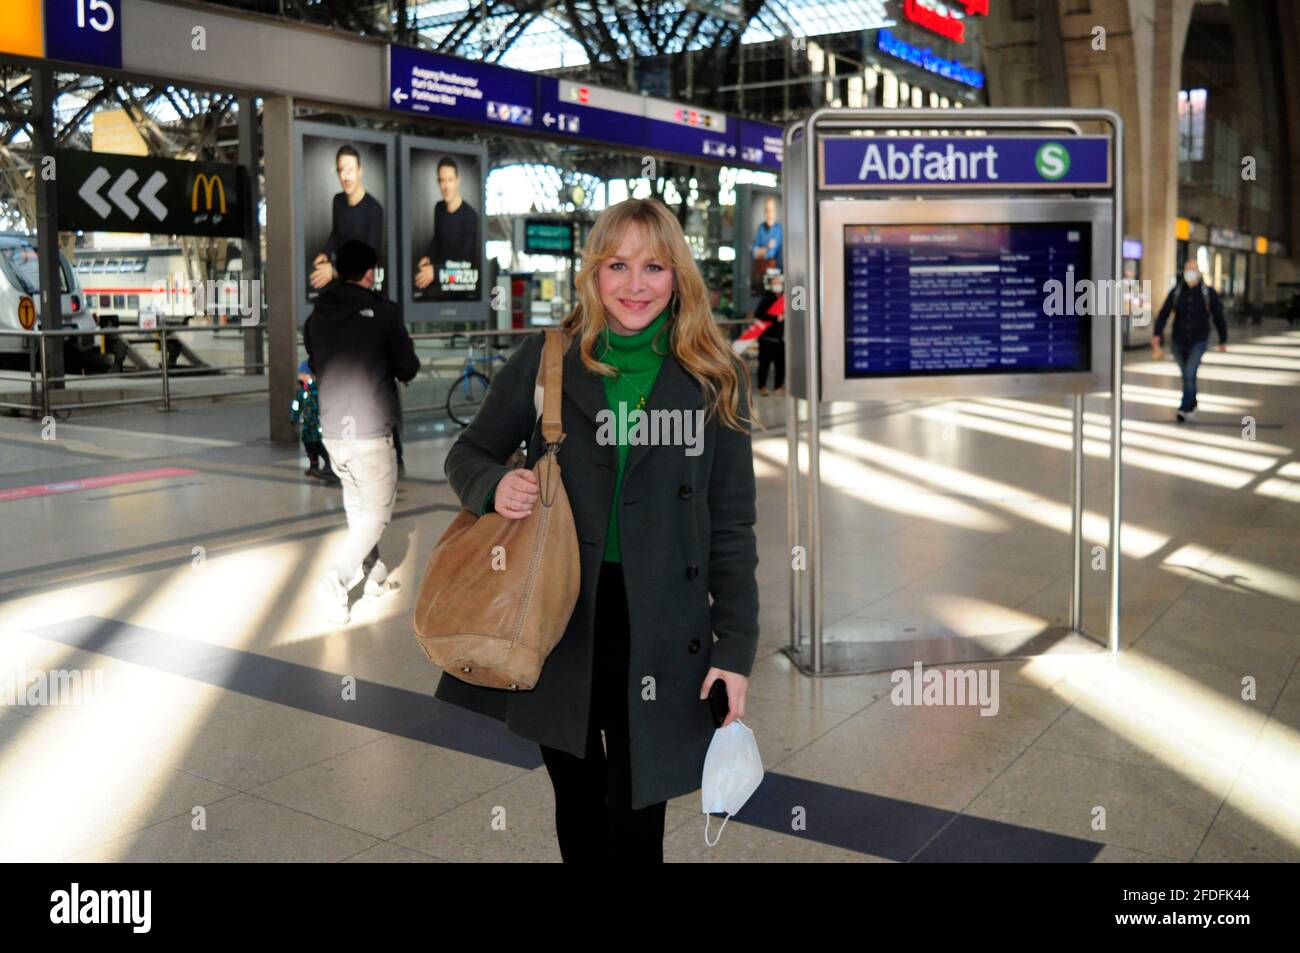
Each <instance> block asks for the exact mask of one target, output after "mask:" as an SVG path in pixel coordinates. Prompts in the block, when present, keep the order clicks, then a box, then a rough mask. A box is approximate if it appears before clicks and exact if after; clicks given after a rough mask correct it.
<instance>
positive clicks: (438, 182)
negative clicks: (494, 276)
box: [401, 137, 488, 321]
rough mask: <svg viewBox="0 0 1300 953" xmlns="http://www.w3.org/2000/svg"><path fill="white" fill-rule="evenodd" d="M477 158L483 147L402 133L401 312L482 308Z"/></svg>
mask: <svg viewBox="0 0 1300 953" xmlns="http://www.w3.org/2000/svg"><path fill="white" fill-rule="evenodd" d="M485 162H486V155H485V153H484V150H483V149H482V148H481V147H478V146H474V145H471V144H468V143H455V142H442V141H439V140H434V139H422V138H414V137H404V138H403V140H402V175H403V179H402V181H403V189H402V194H403V196H404V198H403V201H402V209H401V213H402V233H403V235H405V237H406V245H405V248H404V250H403V255H404V256H405V272H404V275H405V277H404V278H403V285H404V286H405V288H404V293H405V295H406V298H407V301H408V303H409V305H410V307H409V308H408V313H409V317H408V320H438V319H448V320H451V319H454V320H461V321H472V320H478V319H481V318H482V317H484V316H486V310H485V309H484V307H483V301H484V300H485V297H486V288H487V281H488V276H487V275H486V274H485V271H484V268H485V260H484V241H485V238H486V236H485V231H484V229H485V223H486V215H485V208H484V195H485V191H484V185H485V183H484V181H483V178H484V177H483V168H484V165H485ZM416 315H419V317H418V318H417V317H416Z"/></svg>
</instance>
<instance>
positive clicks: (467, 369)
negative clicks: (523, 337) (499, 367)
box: [447, 341, 506, 427]
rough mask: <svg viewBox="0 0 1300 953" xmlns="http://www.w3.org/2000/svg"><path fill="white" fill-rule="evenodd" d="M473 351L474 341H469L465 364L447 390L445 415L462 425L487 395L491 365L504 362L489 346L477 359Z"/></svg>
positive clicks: (471, 416)
mask: <svg viewBox="0 0 1300 953" xmlns="http://www.w3.org/2000/svg"><path fill="white" fill-rule="evenodd" d="M475 352H476V349H475V347H474V343H473V342H472V341H471V342H470V344H469V354H468V356H467V357H466V358H465V366H464V367H462V368H461V371H460V376H459V377H457V378H456V380H455V382H454V383H452V385H451V389H450V390H448V391H447V416H448V417H450V418H451V419H452V420H454V421H456V423H458V424H460V425H461V426H462V427H468V426H469V422H470V421H471V420H473V419H474V415H475V414H477V413H478V409H479V407H481V406H482V405H483V400H484V398H485V397H487V389H488V387H489V386H491V384H492V366H493V365H494V364H497V363H501V364H504V363H505V362H506V359H505V358H504V357H502V356H501V355H500V354H495V353H493V352H492V349H491V347H489V349H488V352H487V353H486V354H483V355H481V356H479V357H478V359H477V361H476V360H475V356H476V354H475ZM480 367H481V368H482V370H480ZM485 372H486V373H485Z"/></svg>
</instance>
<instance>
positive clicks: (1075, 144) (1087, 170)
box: [818, 136, 1111, 189]
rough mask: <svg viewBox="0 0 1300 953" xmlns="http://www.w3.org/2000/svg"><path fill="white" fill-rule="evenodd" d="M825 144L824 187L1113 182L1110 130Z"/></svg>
mask: <svg viewBox="0 0 1300 953" xmlns="http://www.w3.org/2000/svg"><path fill="white" fill-rule="evenodd" d="M820 149H821V161H820V163H819V166H820V168H819V179H818V182H819V187H820V188H823V189H864V188H866V189H903V188H905V189H962V188H972V189H1080V188H1089V189H1109V188H1110V187H1111V161H1110V139H1109V138H1108V137H1106V136H1060V137H1058V138H1052V139H1049V138H1043V137H1041V136H1033V137H1028V136H1026V137H1018V136H988V137H981V138H976V137H967V136H962V137H960V138H942V137H928V138H904V137H901V136H899V137H895V136H869V137H864V136H833V137H825V138H823V139H822V140H821V142H820Z"/></svg>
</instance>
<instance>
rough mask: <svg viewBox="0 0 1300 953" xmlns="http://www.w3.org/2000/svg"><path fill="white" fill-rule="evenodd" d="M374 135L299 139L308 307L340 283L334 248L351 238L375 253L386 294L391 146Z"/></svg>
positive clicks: (349, 132) (378, 281)
mask: <svg viewBox="0 0 1300 953" xmlns="http://www.w3.org/2000/svg"><path fill="white" fill-rule="evenodd" d="M372 135H373V134H368V133H362V132H356V131H352V130H347V129H338V130H337V133H335V132H333V131H331V133H329V134H324V135H321V134H315V133H303V135H302V140H301V142H302V166H301V170H300V173H299V175H300V179H299V181H300V182H301V187H302V223H303V225H302V231H303V245H302V250H301V252H302V255H303V264H304V276H305V283H306V287H305V289H304V291H305V295H306V300H307V301H308V302H309V303H310V302H314V301H315V300H316V298H317V297H318V296H319V294H320V292H321V290H322V289H323V288H325V287H326V286H327V285H329V284H330V283H331V282H334V281H337V280H338V270H337V267H336V264H337V256H338V250H339V249H340V248H341V247H342V246H343V244H344V243H345V242H348V241H354V240H355V241H361V242H365V243H366V244H367V245H369V246H370V247H372V248H373V249H374V250H375V252H376V254H377V255H378V256H379V267H378V268H377V269H376V270H375V289H376V290H377V291H381V292H386V291H387V290H388V289H387V288H386V287H385V286H386V284H387V282H386V280H385V279H386V277H387V274H388V272H389V267H388V266H389V263H390V261H389V252H390V235H389V231H390V226H391V223H390V222H389V216H390V214H391V205H392V202H391V188H392V182H391V178H392V175H391V171H390V163H391V161H392V159H391V156H390V147H389V143H388V142H385V141H375V140H374V139H372V138H369V136H372ZM363 137H364V138H363Z"/></svg>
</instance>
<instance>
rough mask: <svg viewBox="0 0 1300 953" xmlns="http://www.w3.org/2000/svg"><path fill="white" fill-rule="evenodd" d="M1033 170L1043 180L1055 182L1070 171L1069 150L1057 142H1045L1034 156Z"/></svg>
mask: <svg viewBox="0 0 1300 953" xmlns="http://www.w3.org/2000/svg"><path fill="white" fill-rule="evenodd" d="M1034 168H1035V169H1037V170H1038V174H1039V175H1041V176H1042V177H1043V178H1045V179H1050V180H1052V181H1055V180H1056V179H1059V178H1060V177H1061V176H1063V175H1065V173H1067V172H1069V171H1070V150H1069V149H1067V148H1066V147H1065V146H1063V145H1061V143H1059V142H1045V143H1043V144H1042V145H1041V146H1039V148H1038V152H1037V154H1036V155H1035V156H1034Z"/></svg>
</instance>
